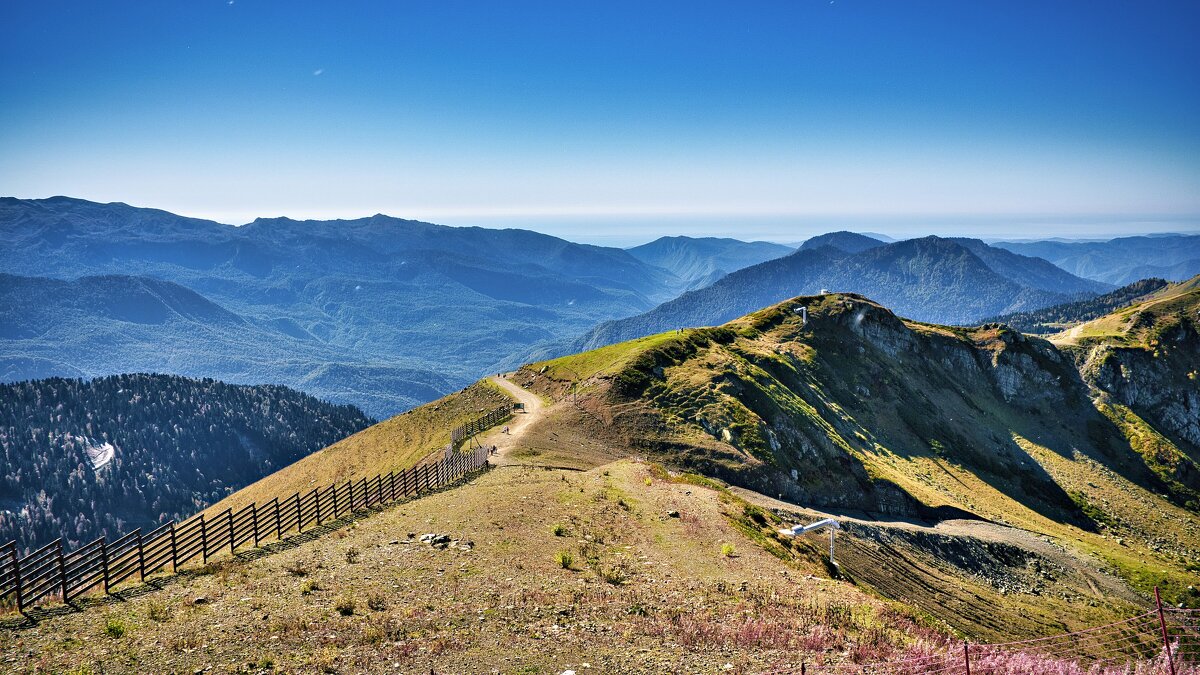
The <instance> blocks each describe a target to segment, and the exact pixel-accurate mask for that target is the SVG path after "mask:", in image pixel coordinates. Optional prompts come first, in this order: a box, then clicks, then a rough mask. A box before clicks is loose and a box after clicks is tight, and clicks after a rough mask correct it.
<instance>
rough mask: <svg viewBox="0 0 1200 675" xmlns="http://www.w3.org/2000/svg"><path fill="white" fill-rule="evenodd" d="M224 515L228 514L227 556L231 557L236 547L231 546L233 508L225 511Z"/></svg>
mask: <svg viewBox="0 0 1200 675" xmlns="http://www.w3.org/2000/svg"><path fill="white" fill-rule="evenodd" d="M225 513H228V514H229V555H233V551H234V549H235V548H237V547H236V546H234V545H233V508H232V507H230V508H228V509H225Z"/></svg>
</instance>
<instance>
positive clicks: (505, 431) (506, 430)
mask: <svg viewBox="0 0 1200 675" xmlns="http://www.w3.org/2000/svg"><path fill="white" fill-rule="evenodd" d="M504 433H505V434H506V435H507V434H508V425H507V424H505V425H504Z"/></svg>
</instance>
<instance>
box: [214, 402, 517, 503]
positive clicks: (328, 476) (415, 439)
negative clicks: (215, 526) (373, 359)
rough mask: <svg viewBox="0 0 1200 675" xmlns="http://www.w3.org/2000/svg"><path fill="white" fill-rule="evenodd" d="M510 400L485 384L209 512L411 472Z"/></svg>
mask: <svg viewBox="0 0 1200 675" xmlns="http://www.w3.org/2000/svg"><path fill="white" fill-rule="evenodd" d="M510 401H511V399H510V398H509V397H508V396H507V395H506V394H504V393H503V392H501V391H500V390H499V389H497V388H496V387H495V386H493V385H491V384H490V383H487V382H486V381H483V382H480V383H478V384H475V385H472V386H470V387H468V388H467V389H464V390H463V391H461V392H456V393H454V394H450V395H448V396H445V397H443V398H440V399H438V400H436V401H434V402H432V403H427V404H425V405H423V406H420V407H419V408H414V409H413V410H410V411H408V412H406V413H403V414H400V415H397V416H395V417H393V418H391V419H389V420H385V421H383V422H380V423H379V424H376V425H375V426H372V427H370V428H368V429H364V430H362V431H360V432H358V433H357V434H354V435H353V436H350V437H349V438H346V439H344V440H341V441H339V442H337V443H334V444H333V445H331V446H329V447H327V448H324V449H322V450H319V451H317V452H315V453H313V454H311V455H309V456H308V457H305V458H304V459H302V460H300V461H298V462H296V463H294V464H292V465H290V466H287V467H284V468H283V469H280V470H279V471H277V472H275V473H273V474H271V475H269V476H267V477H265V478H263V479H261V480H259V481H257V482H255V483H252V484H250V485H248V486H246V487H245V488H243V489H241V490H239V491H237V492H235V493H233V494H231V495H230V496H228V497H226V498H225V499H223V500H221V501H220V502H218V503H216V504H214V505H213V506H211V507H209V508H208V509H207V510H206V511H205V513H206V514H213V513H220V512H221V511H224V510H225V509H227V508H232V509H234V510H237V509H239V508H241V507H243V506H245V505H247V504H249V503H250V502H255V501H256V502H259V503H265V502H268V501H271V499H272V498H275V497H278V498H280V499H284V498H286V497H290V496H291V495H293V494H295V493H296V492H306V491H308V490H312V489H314V488H320V487H324V486H326V485H329V484H331V483H343V482H345V481H347V480H358V479H359V478H371V477H373V476H376V475H378V474H381V473H387V472H389V471H401V470H404V469H407V468H408V467H410V466H413V465H414V464H416V463H418V462H420V461H421V459H423V458H424V457H425V456H426V455H428V454H429V453H431V452H433V451H435V450H437V449H438V448H440V447H442V446H444V445H445V444H446V443H448V442H449V441H450V430H451V429H452V428H454V427H455V426H458V425H460V424H462V423H463V422H465V421H467V420H469V419H471V418H473V417H476V416H478V415H479V414H480V413H481V412H483V411H486V410H491V409H492V408H495V407H496V406H497V405H501V404H504V403H507V402H510Z"/></svg>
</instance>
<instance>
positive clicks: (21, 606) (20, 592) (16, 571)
mask: <svg viewBox="0 0 1200 675" xmlns="http://www.w3.org/2000/svg"><path fill="white" fill-rule="evenodd" d="M13 581H15V582H16V584H17V611H18V612H20V613H22V614H24V613H25V599H24V598H25V589H24V584H23V583H21V559H20V558H18V557H17V554H16V552H13Z"/></svg>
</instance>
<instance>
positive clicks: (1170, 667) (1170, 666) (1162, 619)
mask: <svg viewBox="0 0 1200 675" xmlns="http://www.w3.org/2000/svg"><path fill="white" fill-rule="evenodd" d="M1154 605H1155V606H1156V607H1157V608H1158V625H1159V627H1160V628H1162V638H1163V649H1165V650H1166V652H1167V672H1169V673H1170V675H1175V659H1174V658H1173V657H1172V656H1171V634H1170V633H1169V632H1168V631H1167V617H1166V615H1164V614H1163V604H1162V596H1160V595H1159V594H1158V586H1155V587H1154Z"/></svg>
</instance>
